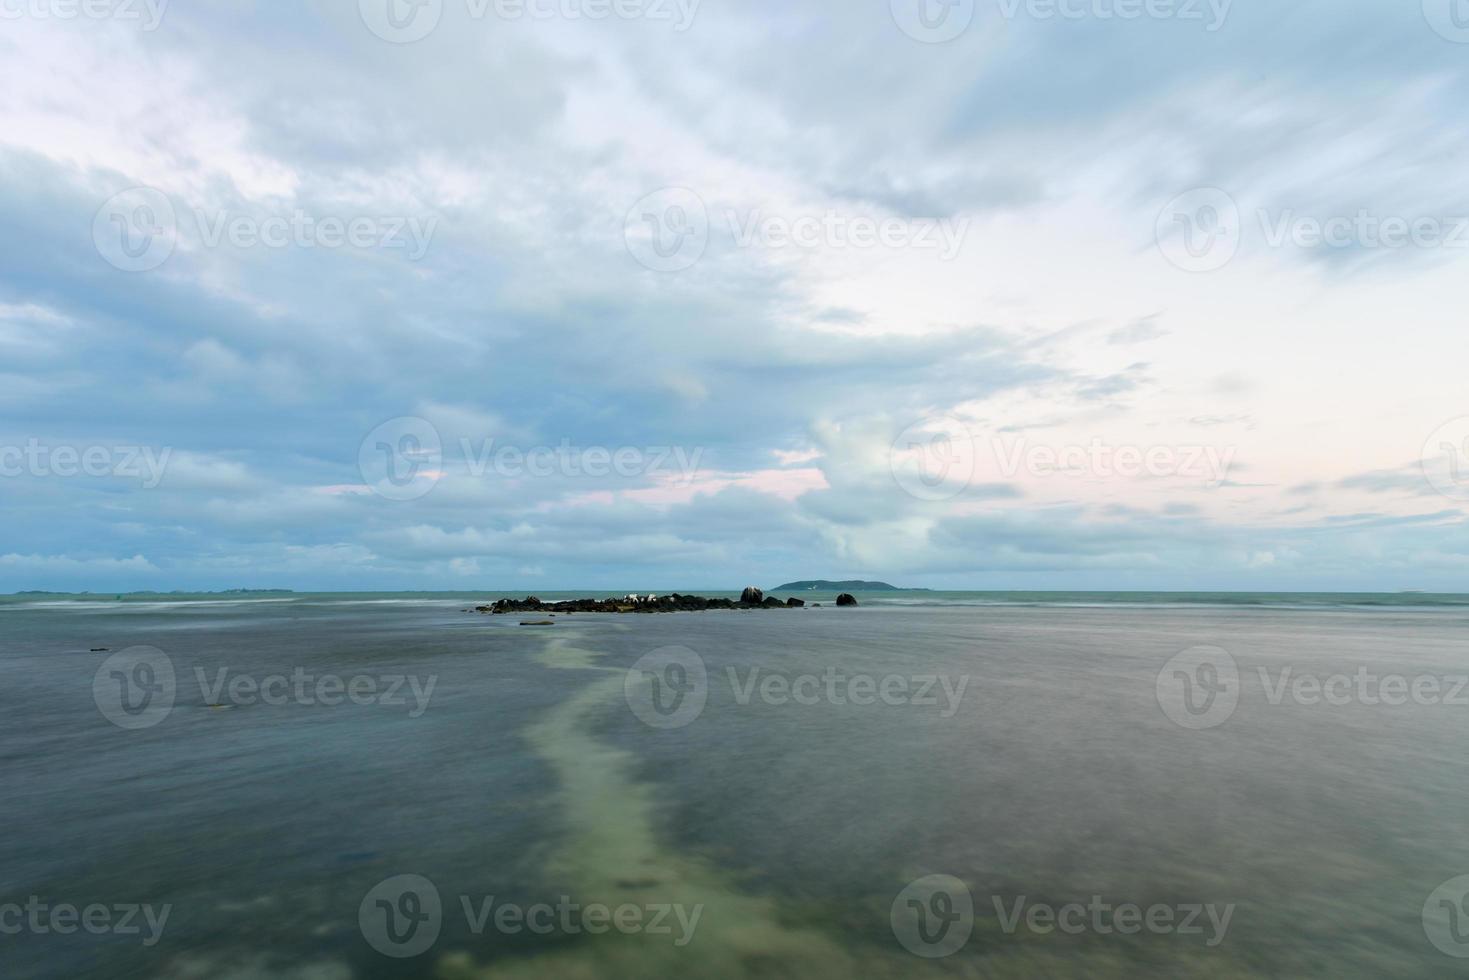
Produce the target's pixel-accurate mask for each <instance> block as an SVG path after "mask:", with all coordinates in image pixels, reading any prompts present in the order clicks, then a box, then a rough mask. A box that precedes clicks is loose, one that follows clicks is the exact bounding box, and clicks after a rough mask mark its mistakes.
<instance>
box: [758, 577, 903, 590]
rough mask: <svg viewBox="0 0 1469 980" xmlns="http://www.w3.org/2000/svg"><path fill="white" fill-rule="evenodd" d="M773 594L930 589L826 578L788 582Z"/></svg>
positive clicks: (779, 586)
mask: <svg viewBox="0 0 1469 980" xmlns="http://www.w3.org/2000/svg"><path fill="white" fill-rule="evenodd" d="M770 591H771V592H812V591H821V592H927V591H928V589H900V588H898V587H897V586H896V585H889V584H887V583H886V582H858V581H851V582H831V581H828V580H826V579H824V578H819V579H811V580H808V581H805V582H787V583H786V584H785V585H777V586H776V587H775V588H773V589H771V590H770Z"/></svg>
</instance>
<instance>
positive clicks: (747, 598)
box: [740, 585, 765, 606]
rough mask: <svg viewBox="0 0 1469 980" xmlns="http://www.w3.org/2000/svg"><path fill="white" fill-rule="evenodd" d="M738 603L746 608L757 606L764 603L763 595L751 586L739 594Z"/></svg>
mask: <svg viewBox="0 0 1469 980" xmlns="http://www.w3.org/2000/svg"><path fill="white" fill-rule="evenodd" d="M740 601H741V602H743V603H745V604H746V605H748V606H758V605H760V604H761V603H762V602H764V601H765V593H764V592H762V591H761V590H759V589H757V588H755V587H754V586H753V585H751V586H748V587H747V588H746V589H745V591H743V592H741V593H740Z"/></svg>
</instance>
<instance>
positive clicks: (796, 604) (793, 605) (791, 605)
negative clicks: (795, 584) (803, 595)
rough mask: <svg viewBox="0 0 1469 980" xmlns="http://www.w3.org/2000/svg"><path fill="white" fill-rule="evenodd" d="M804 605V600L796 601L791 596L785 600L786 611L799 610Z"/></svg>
mask: <svg viewBox="0 0 1469 980" xmlns="http://www.w3.org/2000/svg"><path fill="white" fill-rule="evenodd" d="M804 605H806V600H804V599H797V598H796V597H795V596H791V597H790V598H789V599H787V600H786V608H788V609H800V608H801V607H802V606H804Z"/></svg>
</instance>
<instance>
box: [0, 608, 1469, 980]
mask: <svg viewBox="0 0 1469 980" xmlns="http://www.w3.org/2000/svg"><path fill="white" fill-rule="evenodd" d="M689 591H694V590H689ZM590 594H598V595H605V593H592V592H582V593H545V594H542V596H541V597H542V598H543V599H546V600H554V599H558V598H572V597H579V596H583V595H590ZM704 594H722V593H707V592H706V593H704ZM730 594H731V595H733V594H735V593H730ZM501 595H503V594H498V593H473V594H468V593H466V594H453V593H444V594H424V593H411V594H391V595H389V594H304V593H280V594H277V593H266V594H248V595H231V594H224V595H168V596H163V595H133V596H112V595H107V596H98V595H85V596H52V595H39V594H28V595H19V596H9V597H0V680H3V683H0V779H3V787H4V790H3V793H0V828H3V829H0V976H3V977H6V978H53V977H54V978H79V977H80V978H90V977H97V978H104V977H105V978H115V977H160V978H170V980H185V978H201V980H202V978H253V977H288V978H302V980H305V978H343V980H345V978H356V977H360V978H379V977H380V978H397V977H433V978H444V980H461V978H462V980H470V978H491V977H514V978H519V977H553V978H571V980H578V978H589V980H590V978H601V977H609V978H650V977H651V978H658V977H700V978H715V980H718V978H742V977H791V978H796V977H800V978H825V977H831V978H838V977H840V978H846V977H858V976H860V977H935V978H940V977H965V978H977V977H1078V978H1080V977H1114V976H1115V977H1136V976H1167V977H1235V976H1239V977H1243V976H1272V977H1333V978H1341V977H1374V978H1376V977H1385V976H1393V977H1445V976H1463V975H1465V973H1466V972H1469V751H1466V746H1469V738H1466V736H1469V596H1458V595H1429V594H1392V595H1363V594H1341V595H1325V594H1305V593H1302V594H1207V593H1189V594H1183V593H1127V594H1124V593H969V592H906V591H894V592H882V593H875V592H874V593H859V594H858V595H857V598H858V601H859V605H858V606H857V607H855V608H837V607H836V606H835V605H834V601H833V600H834V599H835V596H834V595H833V594H830V593H822V592H805V593H801V594H800V596H799V597H800V598H802V599H803V600H805V601H806V603H807V605H806V607H805V608H800V609H782V610H758V611H715V612H707V613H680V614H666V615H665V614H660V615H643V614H624V615H582V614H578V615H558V616H555V617H550V616H544V615H540V614H529V615H519V614H511V615H497V616H491V615H484V614H480V613H477V612H475V611H474V607H475V606H476V605H480V604H483V603H486V602H488V601H491V600H493V599H495V598H499V597H500V596H501ZM778 595H779V596H780V597H781V598H785V597H786V596H785V594H780V593H778ZM818 604H819V606H818ZM522 624H549V625H522Z"/></svg>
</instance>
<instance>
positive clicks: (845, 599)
mask: <svg viewBox="0 0 1469 980" xmlns="http://www.w3.org/2000/svg"><path fill="white" fill-rule="evenodd" d="M856 604H857V597H856V596H854V595H852V594H851V593H850V592H843V593H842V594H841V595H839V596H837V605H839V606H855V605H856Z"/></svg>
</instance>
